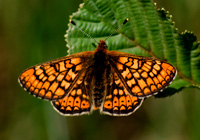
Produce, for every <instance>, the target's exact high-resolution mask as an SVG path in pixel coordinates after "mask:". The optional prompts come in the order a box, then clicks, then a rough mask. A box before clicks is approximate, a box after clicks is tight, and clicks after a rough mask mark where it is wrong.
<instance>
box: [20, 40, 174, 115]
mask: <svg viewBox="0 0 200 140" xmlns="http://www.w3.org/2000/svg"><path fill="white" fill-rule="evenodd" d="M175 75H176V69H175V68H174V67H173V66H172V65H171V64H169V63H167V62H165V61H162V60H158V59H154V58H147V57H143V56H136V55H133V54H128V53H123V52H118V51H108V49H107V45H106V43H105V41H104V40H100V42H99V44H98V46H97V48H96V49H95V51H86V52H81V53H76V54H72V55H68V56H66V57H62V58H59V59H56V60H53V61H49V62H47V63H43V64H40V65H36V66H33V67H31V68H28V69H27V70H25V71H24V72H23V73H22V74H21V75H20V76H19V83H20V84H21V86H22V87H24V89H25V90H26V91H28V92H29V93H30V94H32V95H33V96H36V97H39V98H41V99H45V100H49V101H51V103H52V105H53V107H54V108H55V110H57V111H58V112H59V113H60V114H62V115H65V116H73V115H81V114H89V113H91V112H92V111H93V110H96V109H99V110H100V113H103V114H108V115H112V116H125V115H129V114H131V113H133V112H134V111H136V110H137V109H138V108H139V107H140V106H141V104H142V102H143V100H144V99H145V98H147V97H150V96H152V95H155V94H157V93H158V92H161V91H162V90H163V89H164V88H166V87H167V86H168V85H169V84H170V83H171V82H172V80H173V79H174V78H175Z"/></svg>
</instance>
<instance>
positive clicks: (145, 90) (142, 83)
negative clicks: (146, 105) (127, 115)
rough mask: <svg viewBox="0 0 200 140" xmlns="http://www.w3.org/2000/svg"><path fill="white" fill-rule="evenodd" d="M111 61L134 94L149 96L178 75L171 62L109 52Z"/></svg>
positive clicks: (125, 84)
mask: <svg viewBox="0 0 200 140" xmlns="http://www.w3.org/2000/svg"><path fill="white" fill-rule="evenodd" d="M109 55H110V60H109V61H110V63H111V65H112V67H113V68H114V69H115V71H116V73H117V75H118V76H119V78H120V80H121V82H122V83H123V85H124V86H125V88H126V89H127V91H128V92H129V93H130V95H132V96H136V97H148V96H151V95H155V94H156V93H158V92H159V91H162V90H163V89H164V88H165V87H167V86H168V85H169V84H170V83H171V81H172V80H173V79H174V77H175V75H176V69H175V68H174V67H173V66H172V65H171V64H169V63H167V62H164V61H161V60H156V59H152V58H145V57H140V56H135V55H131V54H127V53H121V52H115V51H111V52H109Z"/></svg>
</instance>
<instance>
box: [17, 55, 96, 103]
mask: <svg viewBox="0 0 200 140" xmlns="http://www.w3.org/2000/svg"><path fill="white" fill-rule="evenodd" d="M91 55H93V52H84V53H78V54H75V55H70V56H66V57H63V58H60V59H57V60H54V61H51V62H47V63H43V64H41V65H36V66H34V67H31V68H29V69H27V70H25V71H24V72H23V73H22V74H21V75H20V77H19V82H20V84H21V85H22V86H23V87H24V88H25V90H27V91H28V92H30V93H31V94H32V95H34V96H37V97H39V98H42V99H47V100H56V99H60V98H63V97H64V96H65V95H66V94H67V93H69V92H70V91H71V90H72V88H73V86H74V85H75V83H76V81H77V80H78V77H79V76H80V75H81V74H82V73H83V71H84V70H85V69H86V68H85V65H84V64H85V63H87V62H86V61H89V60H90V58H91Z"/></svg>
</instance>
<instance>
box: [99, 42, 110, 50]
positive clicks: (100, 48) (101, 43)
mask: <svg viewBox="0 0 200 140" xmlns="http://www.w3.org/2000/svg"><path fill="white" fill-rule="evenodd" d="M107 49H108V47H107V45H106V42H105V41H104V40H100V41H99V45H98V46H97V50H98V51H106V50H107Z"/></svg>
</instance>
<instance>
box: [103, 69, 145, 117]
mask: <svg viewBox="0 0 200 140" xmlns="http://www.w3.org/2000/svg"><path fill="white" fill-rule="evenodd" d="M142 102H143V98H142V99H139V98H137V97H135V96H131V95H130V94H129V93H128V92H127V90H126V89H125V87H124V85H123V84H122V82H121V80H120V78H119V77H118V75H117V74H116V73H115V72H112V74H111V81H110V85H108V88H107V94H106V96H105V99H104V103H103V105H102V109H101V112H102V113H104V114H108V115H113V116H127V115H130V114H131V113H133V112H135V111H136V110H137V109H138V108H139V107H140V106H141V104H142Z"/></svg>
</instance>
